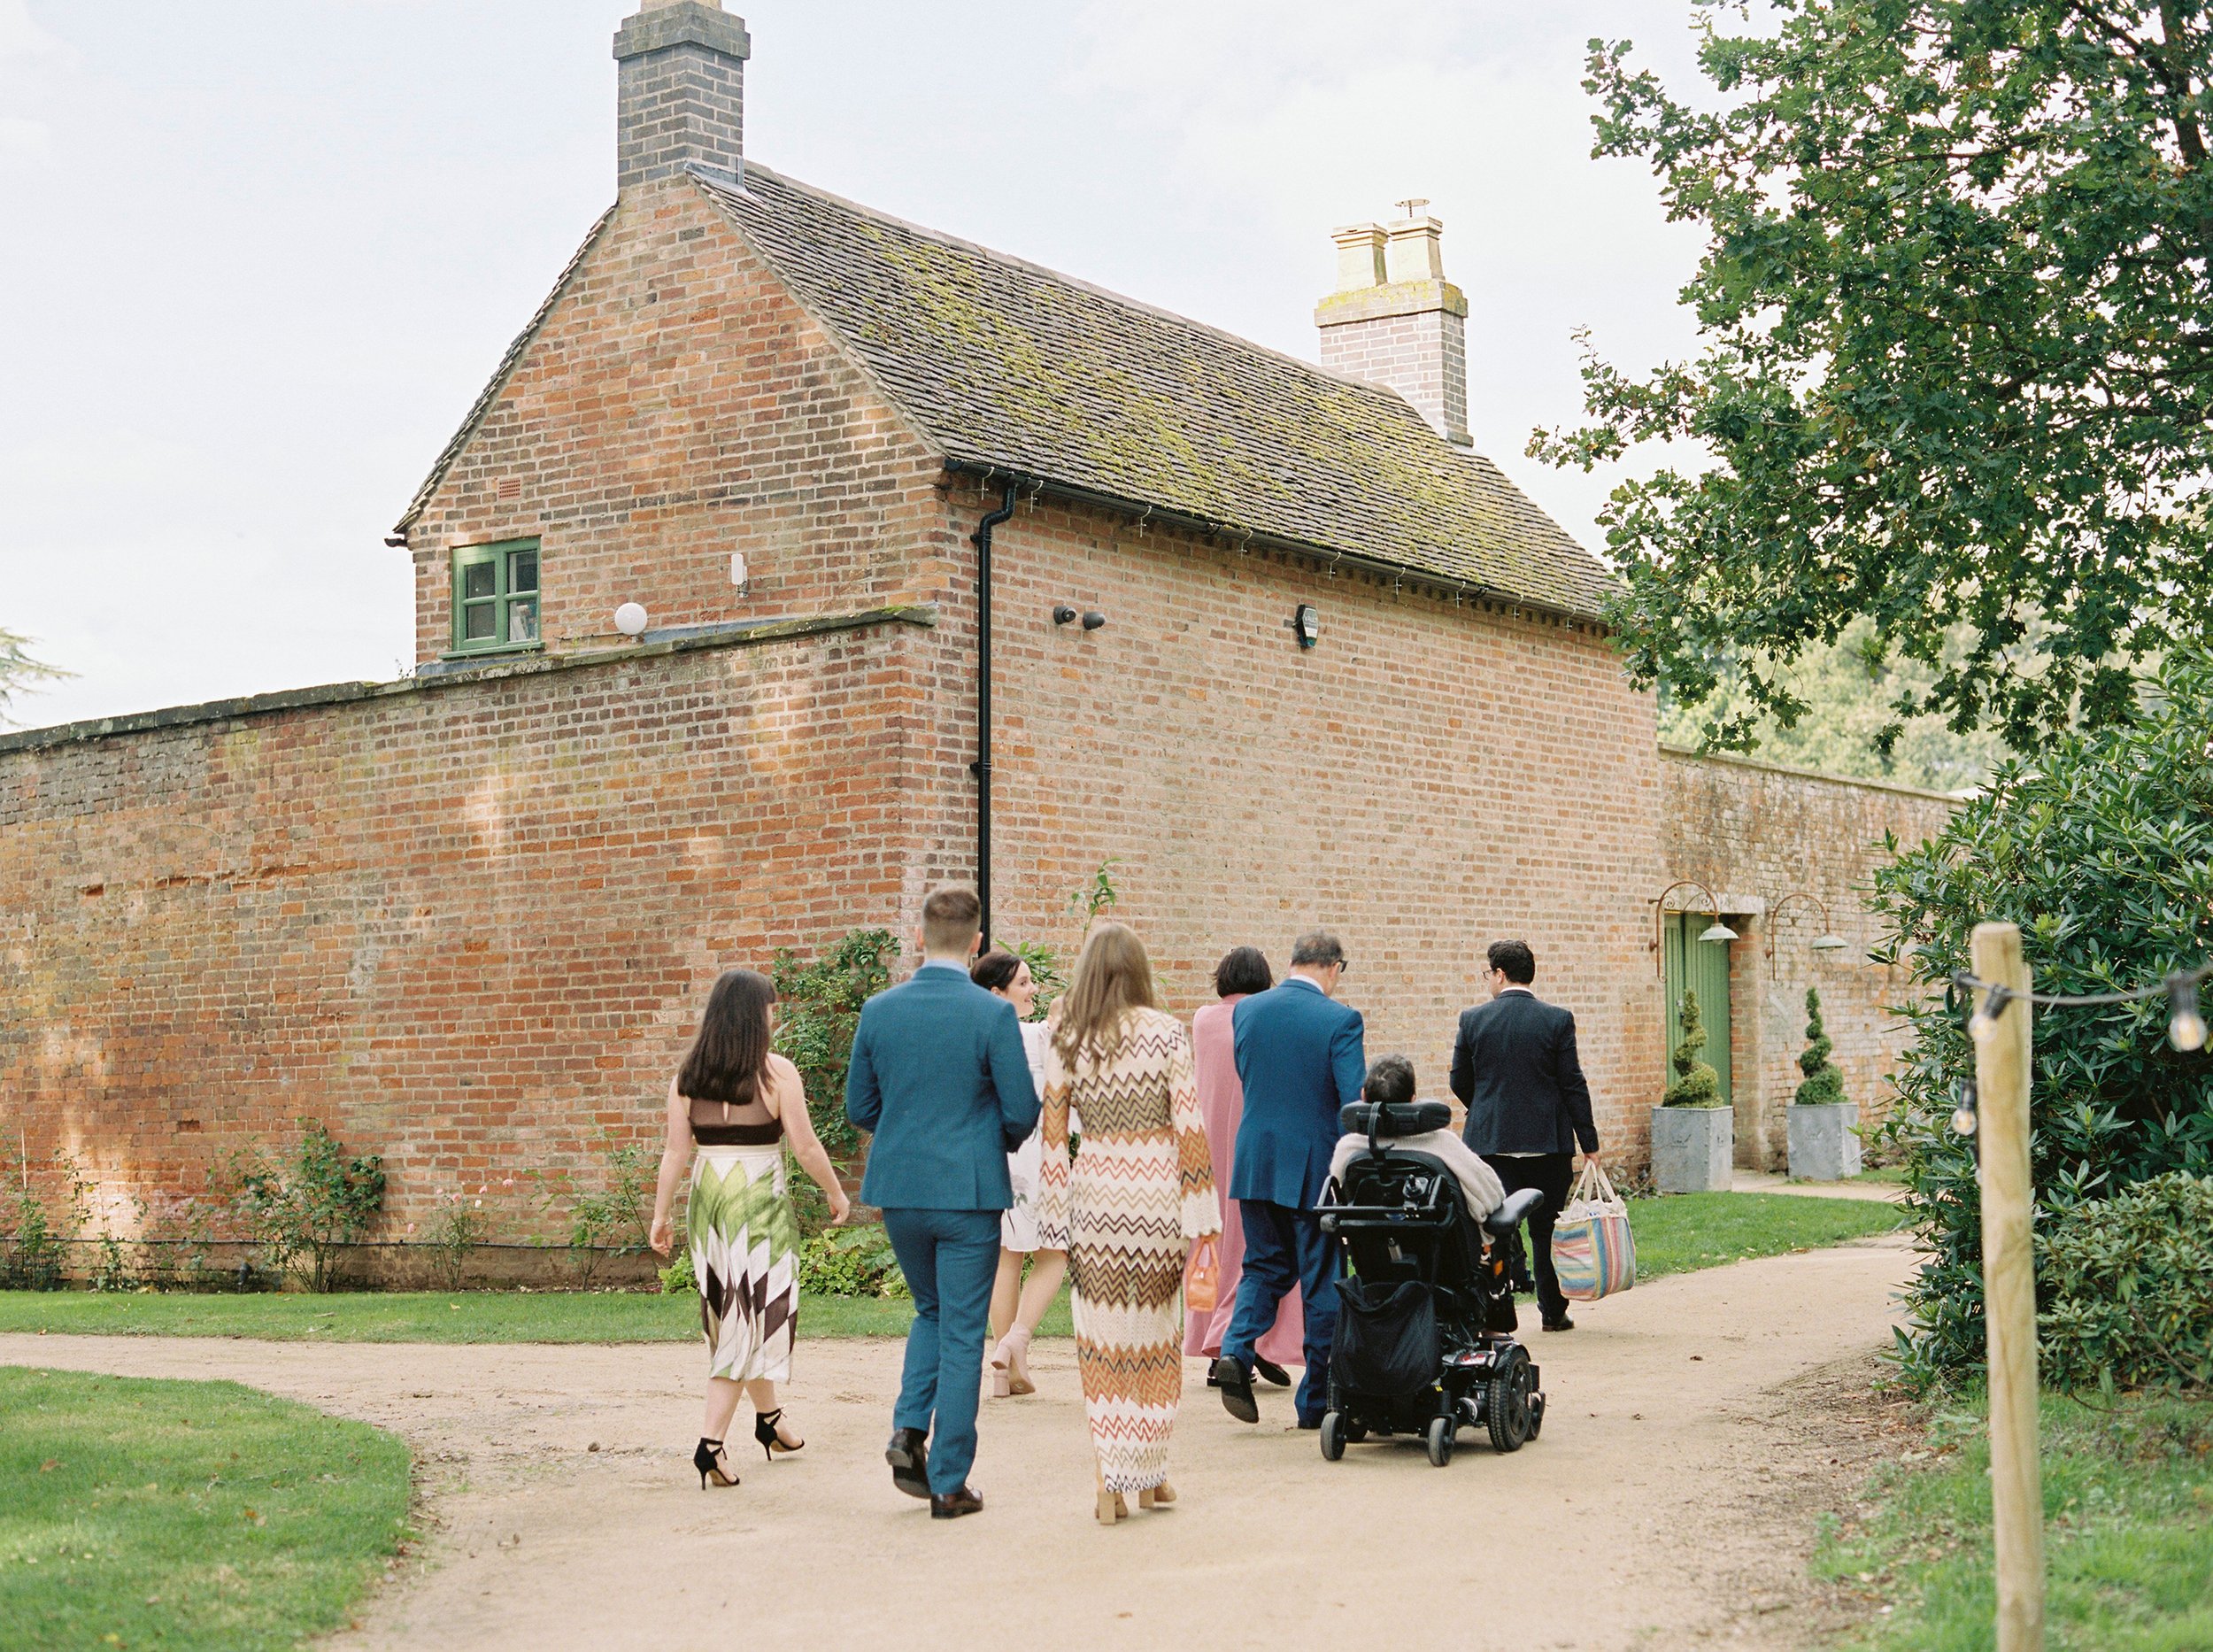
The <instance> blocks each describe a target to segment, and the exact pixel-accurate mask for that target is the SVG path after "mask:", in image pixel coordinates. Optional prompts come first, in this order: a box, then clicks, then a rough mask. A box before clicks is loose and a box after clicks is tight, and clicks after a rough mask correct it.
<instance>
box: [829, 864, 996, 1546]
mask: <svg viewBox="0 0 2213 1652" xmlns="http://www.w3.org/2000/svg"><path fill="white" fill-rule="evenodd" d="M980 912H981V909H980V907H979V905H978V902H977V900H976V897H975V891H974V890H972V889H967V888H963V887H960V885H957V884H952V885H947V886H945V887H944V888H941V889H937V890H934V891H932V892H931V893H930V896H929V899H927V900H925V901H924V902H923V903H922V927H921V932H920V933H919V934H918V935H917V936H916V940H917V941H918V942H919V943H920V945H921V949H922V963H921V968H920V969H916V970H915V971H914V976H913V977H912V978H911V979H909V980H907V981H906V982H904V983H903V984H900V985H898V986H895V987H893V988H891V990H890V991H889V992H879V993H877V994H876V995H875V997H874V998H872V999H870V1000H868V1001H867V1003H866V1004H865V1005H863V1006H862V1007H861V1010H860V1026H859V1027H858V1028H856V1029H855V1030H854V1032H853V1054H852V1065H851V1066H850V1067H849V1068H848V1069H846V1073H845V1116H846V1117H847V1118H849V1119H851V1120H852V1122H853V1123H854V1124H855V1125H857V1126H858V1127H859V1128H860V1129H862V1130H865V1131H872V1132H874V1136H875V1139H874V1140H873V1141H872V1142H871V1143H870V1145H869V1148H868V1170H867V1175H866V1176H865V1177H862V1178H861V1183H860V1199H861V1202H862V1203H863V1204H870V1205H875V1206H877V1207H878V1208H881V1209H882V1210H883V1227H884V1231H885V1232H886V1233H887V1234H888V1235H890V1237H891V1249H892V1251H893V1252H894V1253H895V1254H897V1255H898V1259H899V1271H900V1272H902V1273H904V1274H905V1275H906V1283H907V1285H908V1286H909V1288H911V1289H912V1290H913V1291H914V1325H913V1327H912V1328H911V1329H910V1330H909V1331H908V1332H907V1333H906V1370H905V1372H904V1374H903V1375H902V1376H901V1378H900V1379H899V1402H898V1408H897V1409H895V1410H894V1411H893V1412H892V1414H891V1444H890V1445H889V1446H887V1447H885V1448H884V1453H883V1455H884V1460H885V1461H886V1462H888V1463H891V1484H892V1485H894V1486H898V1488H899V1490H901V1491H903V1492H905V1493H906V1494H907V1495H909V1496H910V1497H927V1498H929V1512H930V1517H931V1518H932V1519H937V1520H951V1519H954V1518H957V1517H960V1516H961V1515H966V1514H974V1513H975V1512H976V1510H978V1509H981V1508H983V1498H982V1497H981V1496H980V1495H978V1494H977V1493H976V1492H975V1489H974V1488H973V1487H971V1486H969V1485H968V1469H969V1466H970V1465H971V1464H972V1463H975V1407H976V1393H977V1387H978V1385H979V1382H980V1380H981V1378H982V1375H983V1337H984V1332H985V1331H986V1329H987V1327H988V1325H989V1323H990V1319H991V1280H992V1278H993V1276H994V1275H995V1274H996V1273H997V1272H998V1270H999V1213H1000V1212H1001V1211H1003V1210H1005V1209H1006V1208H1007V1207H1008V1206H1010V1205H1012V1204H1013V1203H1014V1185H1013V1184H1012V1183H1011V1182H1010V1181H1009V1180H1008V1179H1007V1176H1006V1155H1007V1154H1009V1153H1011V1152H1012V1151H1014V1149H1015V1148H1017V1147H1019V1146H1022V1142H1023V1141H1024V1140H1025V1139H1027V1138H1028V1136H1029V1132H1030V1131H1032V1130H1034V1129H1036V1128H1037V1087H1036V1086H1035V1085H1032V1084H1031V1083H1030V1082H1029V1060H1028V1058H1027V1057H1026V1056H1025V1055H1024V1054H1023V1053H1022V1030H1021V1025H1020V1023H1019V1022H1018V1021H1017V1020H1016V1018H1015V1015H1014V1006H1013V1005H1012V1004H1010V1003H1008V1002H1007V1001H1006V1000H1005V999H1003V998H1001V997H999V995H998V994H997V993H995V992H985V991H984V990H983V988H982V987H980V986H977V985H976V984H975V983H974V982H972V981H970V980H969V979H968V960H969V959H970V958H971V957H972V956H974V955H975V949H976V946H977V944H978V942H979V940H980V938H981V937H980V933H979V929H978V925H979V922H980ZM932 1417H935V1418H936V1423H937V1446H936V1449H935V1450H934V1451H933V1450H932V1449H931V1446H930V1424H931V1419H932Z"/></svg>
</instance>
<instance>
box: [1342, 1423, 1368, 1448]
mask: <svg viewBox="0 0 2213 1652" xmlns="http://www.w3.org/2000/svg"><path fill="white" fill-rule="evenodd" d="M1367 1438H1368V1424H1365V1423H1347V1424H1345V1440H1346V1444H1347V1445H1353V1446H1357V1445H1359V1444H1360V1442H1361V1440H1365V1439H1367Z"/></svg>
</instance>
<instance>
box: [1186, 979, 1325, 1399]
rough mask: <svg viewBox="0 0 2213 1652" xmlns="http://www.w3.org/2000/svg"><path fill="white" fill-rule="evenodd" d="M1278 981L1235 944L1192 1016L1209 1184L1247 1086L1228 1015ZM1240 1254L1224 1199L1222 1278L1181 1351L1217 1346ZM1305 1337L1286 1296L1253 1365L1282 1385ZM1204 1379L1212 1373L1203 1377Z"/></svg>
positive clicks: (1226, 1177) (1225, 1176) (1232, 1203)
mask: <svg viewBox="0 0 2213 1652" xmlns="http://www.w3.org/2000/svg"><path fill="white" fill-rule="evenodd" d="M1275 984H1276V977H1275V975H1274V973H1273V972H1272V971H1270V970H1269V969H1268V960H1267V959H1266V958H1264V957H1262V956H1261V951H1260V948H1259V947H1257V946H1240V947H1238V948H1237V949H1236V950H1235V951H1233V952H1231V953H1230V954H1229V956H1227V957H1226V958H1224V959H1223V960H1222V961H1221V962H1220V963H1219V964H1217V965H1215V966H1214V991H1215V992H1217V993H1219V994H1220V995H1221V1000H1222V1001H1221V1002H1220V1003H1217V1004H1209V1005H1207V1007H1206V1008H1204V1009H1202V1010H1200V1011H1199V1013H1198V1014H1197V1015H1194V1016H1192V1017H1191V1053H1192V1055H1193V1057H1194V1058H1195V1061H1196V1063H1197V1066H1198V1076H1199V1113H1200V1115H1202V1116H1203V1117H1204V1118H1205V1120H1206V1123H1207V1154H1208V1156H1210V1157H1211V1158H1212V1159H1213V1160H1214V1185H1215V1186H1216V1187H1221V1188H1227V1187H1228V1186H1229V1185H1230V1155H1231V1154H1232V1152H1233V1150H1234V1149H1235V1147H1236V1146H1237V1139H1238V1123H1240V1122H1242V1120H1243V1119H1244V1117H1245V1086H1244V1085H1240V1084H1239V1083H1238V1060H1237V1052H1236V1050H1235V1048H1234V1046H1232V1044H1231V1041H1230V1012H1231V1011H1232V1010H1234V1009H1236V1008H1237V1007H1238V1000H1240V999H1243V998H1246V997H1248V996H1250V995H1251V994H1253V993H1254V992H1267V991H1268V988H1269V987H1271V986H1274V985H1275ZM1244 1260H1245V1229H1244V1226H1243V1224H1242V1223H1241V1222H1240V1221H1239V1220H1238V1203H1237V1200H1234V1199H1228V1198H1225V1199H1223V1200H1222V1285H1221V1293H1220V1294H1219V1295H1218V1296H1216V1298H1215V1299H1214V1301H1215V1308H1214V1312H1213V1313H1211V1314H1192V1315H1191V1316H1188V1317H1187V1318H1186V1320H1185V1321H1184V1353H1185V1354H1187V1355H1191V1354H1203V1355H1207V1357H1208V1358H1212V1357H1213V1356H1214V1355H1218V1354H1220V1353H1221V1352H1222V1332H1225V1331H1227V1330H1228V1329H1229V1328H1230V1314H1231V1312H1232V1311H1233V1310H1234V1309H1235V1308H1236V1307H1237V1301H1238V1273H1239V1272H1240V1271H1241V1268H1240V1264H1241V1263H1242V1262H1244ZM1305 1337H1306V1314H1305V1311H1304V1310H1303V1309H1302V1308H1300V1307H1299V1293H1298V1292H1296V1291H1293V1292H1292V1293H1290V1294H1289V1295H1287V1296H1285V1297H1284V1303H1283V1306H1282V1308H1279V1309H1277V1310H1276V1323H1275V1324H1274V1325H1273V1326H1272V1327H1270V1329H1269V1331H1268V1334H1267V1335H1266V1336H1264V1337H1262V1338H1261V1340H1260V1346H1259V1347H1257V1348H1255V1349H1254V1350H1253V1370H1256V1371H1258V1372H1259V1373H1260V1374H1261V1377H1262V1378H1265V1379H1267V1380H1268V1381H1269V1382H1272V1383H1274V1384H1276V1386H1279V1387H1288V1386H1290V1383H1291V1374H1290V1373H1289V1372H1288V1371H1286V1370H1284V1361H1286V1360H1290V1361H1296V1360H1297V1359H1298V1358H1299V1354H1300V1350H1301V1347H1302V1346H1303V1344H1304V1341H1305ZM1208 1380H1209V1382H1211V1381H1212V1378H1209V1379H1208Z"/></svg>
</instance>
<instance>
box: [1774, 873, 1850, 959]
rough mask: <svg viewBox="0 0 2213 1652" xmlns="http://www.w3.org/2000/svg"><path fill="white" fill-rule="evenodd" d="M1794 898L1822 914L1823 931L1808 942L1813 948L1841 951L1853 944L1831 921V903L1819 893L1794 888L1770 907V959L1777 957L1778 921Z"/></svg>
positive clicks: (1820, 950) (1824, 950) (1816, 949)
mask: <svg viewBox="0 0 2213 1652" xmlns="http://www.w3.org/2000/svg"><path fill="white" fill-rule="evenodd" d="M1793 900H1802V901H1804V902H1806V903H1807V904H1808V906H1810V907H1815V908H1816V910H1818V911H1819V912H1820V914H1821V928H1822V932H1821V933H1820V934H1819V935H1816V936H1815V937H1814V938H1813V939H1812V940H1811V941H1809V942H1808V943H1807V944H1808V946H1811V947H1812V948H1813V950H1814V951H1816V952H1817V953H1840V952H1842V951H1843V950H1844V949H1845V948H1846V947H1847V946H1850V945H1851V944H1852V943H1851V942H1849V941H1847V940H1846V939H1845V938H1844V937H1843V936H1841V935H1839V934H1838V933H1837V930H1836V925H1834V924H1833V923H1831V922H1829V905H1828V903H1827V902H1826V901H1824V899H1822V898H1821V897H1820V896H1819V895H1810V894H1808V893H1807V892H1805V891H1804V890H1802V889H1793V891H1791V892H1790V893H1789V894H1787V895H1785V896H1784V897H1783V898H1782V899H1780V900H1778V901H1777V902H1776V903H1775V904H1774V905H1773V906H1771V907H1769V908H1768V951H1767V955H1768V958H1769V959H1770V961H1773V959H1774V957H1775V938H1776V931H1777V929H1778V928H1779V927H1780V926H1779V924H1778V923H1777V920H1778V919H1779V918H1781V917H1782V915H1783V908H1784V907H1787V906H1789V905H1790V904H1791V902H1792V901H1793Z"/></svg>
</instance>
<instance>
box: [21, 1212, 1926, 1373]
mask: <svg viewBox="0 0 2213 1652" xmlns="http://www.w3.org/2000/svg"><path fill="white" fill-rule="evenodd" d="M1629 1220H1630V1226H1631V1229H1632V1230H1633V1231H1635V1233H1636V1236H1637V1277H1638V1278H1640V1279H1653V1278H1660V1277H1661V1276H1662V1275H1664V1274H1670V1273H1683V1272H1685V1271H1687V1270H1691V1269H1694V1268H1712V1267H1716V1266H1719V1265H1720V1264H1721V1263H1723V1262H1738V1261H1741V1260H1743V1259H1744V1258H1746V1257H1748V1256H1773V1255H1777V1254H1780V1253H1782V1252H1785V1251H1793V1250H1808V1249H1811V1248H1814V1247H1818V1246H1823V1245H1835V1244H1839V1243H1841V1242H1842V1241H1844V1240H1846V1239H1860V1238H1862V1237H1864V1236H1866V1235H1868V1234H1870V1233H1883V1232H1887V1231H1890V1230H1892V1229H1893V1228H1895V1227H1897V1226H1898V1225H1899V1223H1900V1221H1901V1216H1900V1213H1899V1212H1898V1211H1897V1209H1895V1208H1893V1207H1892V1206H1890V1205H1884V1204H1876V1203H1872V1202H1870V1201H1869V1200H1847V1199H1806V1198H1800V1197H1798V1196H1796V1195H1794V1194H1788V1193H1685V1194H1683V1195H1681V1196H1679V1197H1676V1198H1669V1199H1638V1200H1631V1201H1630V1206H1629ZM913 1316H914V1308H913V1306H912V1305H911V1304H909V1303H907V1302H905V1301H891V1300H886V1299H880V1298H874V1297H835V1296H820V1297H818V1296H807V1297H803V1298H801V1299H800V1303H799V1334H800V1336H801V1337H802V1338H811V1337H898V1336H905V1335H906V1326H907V1321H908V1320H909V1319H910V1318H912V1317H913ZM0 1332H51V1333H53V1334H56V1335H60V1334H62V1333H64V1332H75V1333H78V1334H95V1335H123V1336H131V1335H140V1336H172V1337H264V1338H269V1339H274V1340H278V1341H286V1342H308V1341H314V1340H317V1339H322V1340H326V1341H333V1342H689V1341H690V1340H691V1339H693V1338H695V1337H697V1336H698V1334H699V1320H698V1308H697V1306H696V1305H695V1301H694V1299H693V1298H692V1297H690V1295H683V1296H654V1295H648V1294H645V1293H639V1292H630V1291H592V1292H583V1291H531V1292H521V1291H459V1292H443V1291H389V1292H384V1291H374V1292H372V1291H364V1292H359V1293H343V1294H338V1295H332V1296H308V1295H304V1294H298V1293H274V1294H268V1295H260V1296H227V1295H223V1296H212V1295H211V1296H201V1295H191V1294H187V1293H172V1294H166V1295H156V1294H150V1293H115V1294H95V1293H90V1292H85V1291H57V1292H36V1291H4V1292H0ZM1039 1334H1040V1335H1042V1336H1048V1337H1065V1336H1068V1334H1070V1326H1069V1322H1068V1295H1067V1293H1066V1292H1065V1291H1064V1292H1063V1293H1061V1296H1060V1301H1058V1302H1056V1303H1055V1304H1054V1305H1053V1310H1052V1311H1051V1312H1050V1313H1048V1314H1047V1315H1046V1316H1045V1324H1043V1325H1042V1326H1040V1327H1039Z"/></svg>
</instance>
